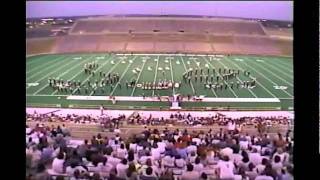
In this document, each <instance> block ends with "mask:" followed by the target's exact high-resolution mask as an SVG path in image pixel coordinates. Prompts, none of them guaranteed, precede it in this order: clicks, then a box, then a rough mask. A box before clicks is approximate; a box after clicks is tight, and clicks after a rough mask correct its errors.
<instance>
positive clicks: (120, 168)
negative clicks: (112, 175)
mask: <svg viewBox="0 0 320 180" xmlns="http://www.w3.org/2000/svg"><path fill="white" fill-rule="evenodd" d="M128 168H129V166H128V161H127V160H126V159H122V160H121V163H119V164H117V165H116V172H117V177H119V178H126V176H127V169H128Z"/></svg>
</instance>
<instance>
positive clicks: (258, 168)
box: [255, 158, 269, 174]
mask: <svg viewBox="0 0 320 180" xmlns="http://www.w3.org/2000/svg"><path fill="white" fill-rule="evenodd" d="M268 163H269V161H268V159H266V158H263V159H262V163H261V164H258V165H257V166H256V168H255V171H256V172H257V173H258V174H261V173H262V172H263V171H264V169H265V168H266V165H267V164H268Z"/></svg>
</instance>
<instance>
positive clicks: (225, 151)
mask: <svg viewBox="0 0 320 180" xmlns="http://www.w3.org/2000/svg"><path fill="white" fill-rule="evenodd" d="M220 154H221V155H222V156H228V157H229V158H230V159H231V156H232V154H233V150H232V149H231V148H229V147H226V148H223V149H221V150H220Z"/></svg>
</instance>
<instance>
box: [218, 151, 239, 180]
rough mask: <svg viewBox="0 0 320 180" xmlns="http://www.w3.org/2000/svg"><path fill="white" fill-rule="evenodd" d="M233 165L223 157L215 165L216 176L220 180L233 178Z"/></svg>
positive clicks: (226, 157)
mask: <svg viewBox="0 0 320 180" xmlns="http://www.w3.org/2000/svg"><path fill="white" fill-rule="evenodd" d="M234 168H235V167H234V164H233V163H232V162H231V161H229V157H228V156H223V157H222V160H220V161H219V162H218V164H217V174H218V177H219V178H220V179H233V178H234Z"/></svg>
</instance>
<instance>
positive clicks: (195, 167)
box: [192, 163, 204, 173]
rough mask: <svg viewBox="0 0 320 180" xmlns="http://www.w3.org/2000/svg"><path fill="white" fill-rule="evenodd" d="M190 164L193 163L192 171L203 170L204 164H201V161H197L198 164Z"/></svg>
mask: <svg viewBox="0 0 320 180" xmlns="http://www.w3.org/2000/svg"><path fill="white" fill-rule="evenodd" d="M192 165H193V170H194V171H197V172H199V173H200V172H201V171H203V168H204V166H203V164H202V163H199V164H195V163H193V164H192Z"/></svg>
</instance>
